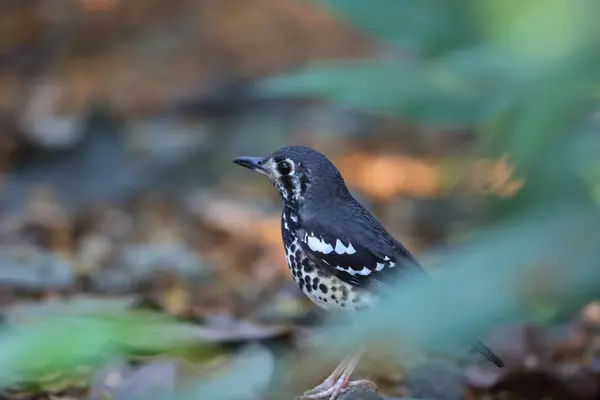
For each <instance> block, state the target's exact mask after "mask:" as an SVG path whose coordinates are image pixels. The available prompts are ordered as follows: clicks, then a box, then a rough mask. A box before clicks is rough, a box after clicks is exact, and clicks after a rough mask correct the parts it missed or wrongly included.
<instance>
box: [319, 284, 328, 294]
mask: <svg viewBox="0 0 600 400" xmlns="http://www.w3.org/2000/svg"><path fill="white" fill-rule="evenodd" d="M319 290H320V291H321V292H323V293H325V294H327V286H325V285H323V284H322V283H321V284H320V285H319Z"/></svg>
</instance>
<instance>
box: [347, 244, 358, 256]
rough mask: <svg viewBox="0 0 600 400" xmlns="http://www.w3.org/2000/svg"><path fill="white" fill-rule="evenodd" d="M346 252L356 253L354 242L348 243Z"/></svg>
mask: <svg viewBox="0 0 600 400" xmlns="http://www.w3.org/2000/svg"><path fill="white" fill-rule="evenodd" d="M346 253H348V254H354V253H356V250H355V249H354V247H352V243H348V247H346Z"/></svg>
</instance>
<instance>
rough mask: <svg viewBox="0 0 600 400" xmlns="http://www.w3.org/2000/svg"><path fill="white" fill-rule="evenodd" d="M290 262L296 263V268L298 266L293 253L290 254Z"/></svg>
mask: <svg viewBox="0 0 600 400" xmlns="http://www.w3.org/2000/svg"><path fill="white" fill-rule="evenodd" d="M290 264H292V265H294V268H296V257H295V256H294V255H293V254H290Z"/></svg>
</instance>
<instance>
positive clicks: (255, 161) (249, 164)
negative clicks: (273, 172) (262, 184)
mask: <svg viewBox="0 0 600 400" xmlns="http://www.w3.org/2000/svg"><path fill="white" fill-rule="evenodd" d="M263 161H264V158H261V157H238V158H236V159H235V160H233V162H234V163H235V164H237V165H241V166H242V167H244V168H248V169H251V170H253V171H256V172H260V173H261V174H266V172H267V171H266V170H265V169H264V167H263V166H262V165H261V163H262V162H263Z"/></svg>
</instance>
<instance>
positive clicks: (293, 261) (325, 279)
mask: <svg viewBox="0 0 600 400" xmlns="http://www.w3.org/2000/svg"><path fill="white" fill-rule="evenodd" d="M284 249H285V257H286V259H287V263H288V266H289V268H290V272H291V273H292V277H293V278H294V280H295V281H296V283H297V284H298V286H300V289H301V290H302V292H304V294H305V295H306V296H308V298H309V299H310V300H311V301H312V302H313V303H315V304H316V305H317V306H319V307H321V308H323V309H326V310H349V311H354V310H361V309H364V308H367V307H369V306H370V305H371V304H372V303H373V302H374V300H375V299H374V297H373V295H372V293H371V292H368V291H366V290H364V289H360V288H358V287H356V286H352V285H350V284H348V283H346V282H344V281H342V280H341V279H339V278H337V277H336V276H334V275H333V274H331V273H330V272H329V271H327V270H324V269H323V268H321V267H319V266H317V265H316V264H315V263H314V262H313V261H312V260H310V259H309V258H308V257H307V256H306V255H305V254H304V252H303V251H302V248H301V247H300V245H299V244H298V239H297V238H292V239H291V240H289V241H288V243H287V244H285V245H284Z"/></svg>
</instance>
